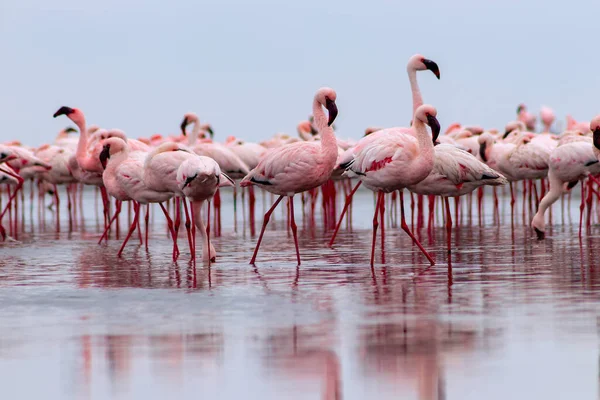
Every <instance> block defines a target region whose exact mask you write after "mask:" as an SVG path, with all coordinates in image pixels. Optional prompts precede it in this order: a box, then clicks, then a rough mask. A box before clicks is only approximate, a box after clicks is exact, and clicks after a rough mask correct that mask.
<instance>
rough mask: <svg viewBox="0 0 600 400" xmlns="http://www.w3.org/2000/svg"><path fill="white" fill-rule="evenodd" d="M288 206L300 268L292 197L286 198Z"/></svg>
mask: <svg viewBox="0 0 600 400" xmlns="http://www.w3.org/2000/svg"><path fill="white" fill-rule="evenodd" d="M288 204H289V206H290V227H291V228H292V235H293V236H294V246H296V258H297V260H298V266H300V249H299V247H298V227H297V226H296V218H295V217H294V196H290V197H289V198H288Z"/></svg>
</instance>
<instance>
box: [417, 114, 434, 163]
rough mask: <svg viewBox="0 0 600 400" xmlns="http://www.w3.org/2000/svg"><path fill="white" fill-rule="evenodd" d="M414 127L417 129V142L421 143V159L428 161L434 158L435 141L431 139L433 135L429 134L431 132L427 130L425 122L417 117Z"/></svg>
mask: <svg viewBox="0 0 600 400" xmlns="http://www.w3.org/2000/svg"><path fill="white" fill-rule="evenodd" d="M413 127H414V129H415V133H416V137H417V142H418V143H419V149H420V156H421V159H422V160H424V161H426V162H429V160H433V141H432V140H431V136H429V132H427V128H426V127H425V123H423V122H422V121H421V120H419V119H417V118H415V119H414V121H413Z"/></svg>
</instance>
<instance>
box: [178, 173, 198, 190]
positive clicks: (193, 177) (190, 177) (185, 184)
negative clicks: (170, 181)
mask: <svg viewBox="0 0 600 400" xmlns="http://www.w3.org/2000/svg"><path fill="white" fill-rule="evenodd" d="M197 176H198V174H196V175H194V176H188V178H187V179H186V180H185V183H184V184H183V187H182V188H181V189H185V188H186V187H187V186H188V185H189V184H190V183H192V181H193V180H194V179H196V177H197Z"/></svg>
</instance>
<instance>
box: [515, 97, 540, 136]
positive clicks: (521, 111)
mask: <svg viewBox="0 0 600 400" xmlns="http://www.w3.org/2000/svg"><path fill="white" fill-rule="evenodd" d="M517 119H518V120H519V121H521V122H523V123H524V124H525V126H526V127H527V129H528V130H530V131H532V132H533V131H535V123H536V121H537V118H536V116H535V115H533V114H532V113H530V112H529V111H527V106H526V105H525V104H519V106H518V107H517Z"/></svg>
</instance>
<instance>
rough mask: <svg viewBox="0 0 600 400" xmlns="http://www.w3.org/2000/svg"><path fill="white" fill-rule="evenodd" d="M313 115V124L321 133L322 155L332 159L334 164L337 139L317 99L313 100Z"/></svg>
mask: <svg viewBox="0 0 600 400" xmlns="http://www.w3.org/2000/svg"><path fill="white" fill-rule="evenodd" d="M313 116H314V118H315V125H316V126H317V130H318V131H319V134H320V135H321V149H322V152H323V154H324V155H326V156H327V157H331V158H332V159H333V162H332V164H335V160H336V159H337V152H338V151H337V140H336V139H335V133H333V128H332V127H331V126H329V125H327V119H328V118H327V116H326V115H325V112H324V111H323V107H322V106H321V103H319V102H318V101H317V100H314V101H313Z"/></svg>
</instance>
